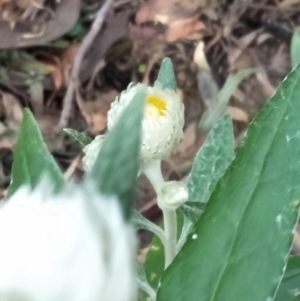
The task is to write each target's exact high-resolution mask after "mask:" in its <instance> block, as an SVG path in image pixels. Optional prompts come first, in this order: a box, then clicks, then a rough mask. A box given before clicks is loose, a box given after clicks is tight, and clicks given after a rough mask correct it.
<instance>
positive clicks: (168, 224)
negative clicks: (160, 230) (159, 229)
mask: <svg viewBox="0 0 300 301" xmlns="http://www.w3.org/2000/svg"><path fill="white" fill-rule="evenodd" d="M162 211H163V214H164V229H165V237H166V243H165V269H166V268H167V267H168V266H169V264H170V263H171V262H172V261H173V259H174V257H175V256H176V251H177V219H176V210H173V209H172V210H170V209H162Z"/></svg>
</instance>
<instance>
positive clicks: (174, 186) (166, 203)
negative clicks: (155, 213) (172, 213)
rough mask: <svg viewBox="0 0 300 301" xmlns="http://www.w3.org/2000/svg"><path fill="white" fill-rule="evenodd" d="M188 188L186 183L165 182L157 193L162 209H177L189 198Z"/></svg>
mask: <svg viewBox="0 0 300 301" xmlns="http://www.w3.org/2000/svg"><path fill="white" fill-rule="evenodd" d="M188 196H189V195H188V190H187V187H186V185H185V184H184V183H182V182H178V181H170V182H165V183H164V184H163V185H161V187H160V189H159V191H158V194H157V203H158V206H159V207H160V208H162V209H177V208H179V207H180V206H182V205H183V204H184V203H185V202H186V201H187V200H188Z"/></svg>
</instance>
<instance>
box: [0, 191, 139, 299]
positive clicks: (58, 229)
mask: <svg viewBox="0 0 300 301" xmlns="http://www.w3.org/2000/svg"><path fill="white" fill-rule="evenodd" d="M46 190H47V189H46ZM44 191H45V189H43V186H40V187H39V188H38V189H36V190H35V191H33V192H30V191H29V190H28V189H26V188H21V189H20V190H19V191H17V192H16V193H15V194H14V195H13V196H12V198H11V199H10V200H9V201H8V202H7V203H6V204H4V206H3V207H1V208H0V244H1V247H0V300H1V301H15V300H18V301H28V300H30V301H61V300H63V301H99V300H101V301H132V300H136V291H135V282H134V281H135V280H134V262H133V256H134V247H135V244H134V240H133V233H132V231H131V229H130V228H129V226H128V225H127V224H125V222H124V221H123V217H122V214H121V212H120V208H119V206H118V204H117V200H116V199H115V198H113V197H110V199H108V198H107V197H104V196H99V195H98V194H97V193H96V191H95V190H94V189H93V186H92V185H85V186H81V187H80V188H77V187H74V188H73V189H69V190H68V191H65V192H64V193H63V194H61V195H55V196H49V195H46V196H45V192H44Z"/></svg>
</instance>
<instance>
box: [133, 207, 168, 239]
mask: <svg viewBox="0 0 300 301" xmlns="http://www.w3.org/2000/svg"><path fill="white" fill-rule="evenodd" d="M131 223H132V225H133V227H134V228H135V229H136V230H141V229H144V230H149V231H151V232H153V233H155V234H156V235H157V236H158V237H159V239H160V240H161V241H164V240H165V234H164V231H163V229H162V228H160V227H159V226H157V225H156V224H154V223H152V222H150V221H149V220H147V219H146V218H145V217H143V216H142V215H141V214H140V213H139V212H137V211H136V210H132V213H131Z"/></svg>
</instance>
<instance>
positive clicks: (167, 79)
mask: <svg viewBox="0 0 300 301" xmlns="http://www.w3.org/2000/svg"><path fill="white" fill-rule="evenodd" d="M157 80H158V81H159V82H160V83H161V85H162V87H163V89H170V90H174V91H176V90H177V85H176V78H175V74H174V69H173V65H172V61H171V60H170V59H169V58H168V57H166V58H164V59H163V61H162V63H161V66H160V69H159V73H158V77H157Z"/></svg>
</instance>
